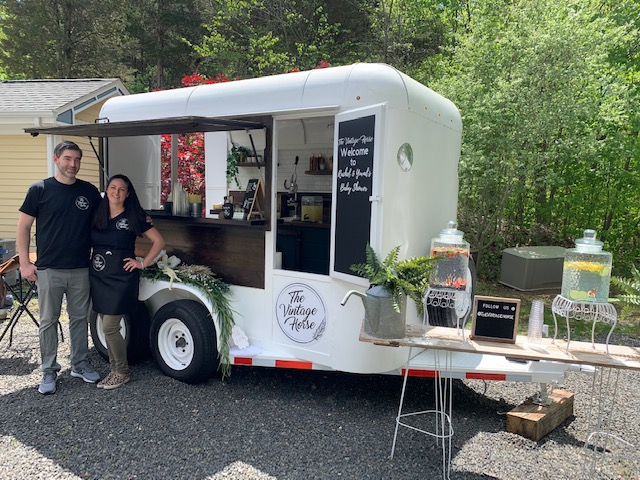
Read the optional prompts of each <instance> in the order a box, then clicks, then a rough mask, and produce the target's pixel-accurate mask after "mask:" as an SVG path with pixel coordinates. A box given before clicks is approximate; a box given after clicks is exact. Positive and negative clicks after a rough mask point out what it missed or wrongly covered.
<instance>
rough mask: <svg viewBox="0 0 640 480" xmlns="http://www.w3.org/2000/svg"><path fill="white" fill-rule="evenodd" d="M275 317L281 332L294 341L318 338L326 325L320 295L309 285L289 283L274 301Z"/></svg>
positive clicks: (308, 340) (311, 340)
mask: <svg viewBox="0 0 640 480" xmlns="http://www.w3.org/2000/svg"><path fill="white" fill-rule="evenodd" d="M276 319H277V321H278V325H279V326H280V329H281V330H282V332H283V333H284V334H285V335H286V336H287V337H289V338H290V339H291V340H293V341H294V342H296V343H311V342H315V341H316V340H319V339H320V337H322V335H323V334H324V331H325V329H326V327H327V309H326V308H325V305H324V302H323V301H322V297H320V295H319V294H318V292H316V291H315V290H314V289H313V288H311V287H310V286H309V285H306V284H304V283H291V284H289V285H287V286H286V287H284V288H283V289H282V290H281V291H280V294H279V295H278V300H277V301H276Z"/></svg>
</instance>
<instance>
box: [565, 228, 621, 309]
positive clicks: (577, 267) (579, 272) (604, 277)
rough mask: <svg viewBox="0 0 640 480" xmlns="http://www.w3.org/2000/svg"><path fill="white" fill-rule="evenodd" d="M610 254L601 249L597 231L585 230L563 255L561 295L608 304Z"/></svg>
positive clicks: (572, 298) (578, 300)
mask: <svg viewBox="0 0 640 480" xmlns="http://www.w3.org/2000/svg"><path fill="white" fill-rule="evenodd" d="M611 263H612V255H611V253H609V252H605V251H604V250H602V242H601V241H600V240H596V231H595V230H590V229H587V230H585V231H584V237H583V238H578V239H576V247H575V248H569V249H567V251H566V252H565V257H564V265H563V269H562V290H561V295H562V296H563V297H565V298H567V299H569V300H574V301H576V302H594V303H607V302H608V301H609V283H610V281H611Z"/></svg>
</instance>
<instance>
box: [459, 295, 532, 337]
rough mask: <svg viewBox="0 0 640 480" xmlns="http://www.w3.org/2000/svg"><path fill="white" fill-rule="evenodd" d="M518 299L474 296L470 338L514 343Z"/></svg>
mask: <svg viewBox="0 0 640 480" xmlns="http://www.w3.org/2000/svg"><path fill="white" fill-rule="evenodd" d="M519 315H520V299H518V298H500V297H482V296H480V295H476V296H475V300H474V303H473V323H472V326H471V338H472V339H473V340H486V341H490V342H503V343H516V335H517V332H518V317H519Z"/></svg>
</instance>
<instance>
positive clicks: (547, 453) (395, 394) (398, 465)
mask: <svg viewBox="0 0 640 480" xmlns="http://www.w3.org/2000/svg"><path fill="white" fill-rule="evenodd" d="M65 332H66V325H65ZM65 338H67V336H66V333H65ZM68 347H69V344H68V342H67V341H65V342H64V343H62V344H61V345H60V349H59V361H60V362H61V364H62V366H63V370H62V373H61V375H60V376H59V377H58V378H59V380H58V391H57V393H56V394H55V395H49V396H43V395H40V394H38V392H37V391H36V386H37V384H38V382H39V381H40V376H41V375H40V372H39V370H38V366H39V351H38V337H37V331H36V328H35V326H34V325H33V324H32V323H31V322H30V321H28V319H26V318H22V319H21V320H20V322H19V324H18V327H17V328H16V331H15V338H14V341H13V345H12V346H11V347H9V345H8V341H7V338H5V339H4V340H3V341H2V343H0V395H1V397H0V478H2V479H21V480H22V479H24V480H27V479H281V480H282V479H315V478H317V479H336V478H348V479H374V478H375V479H414V478H415V479H437V478H442V473H441V450H440V449H439V448H438V447H437V446H436V444H435V441H434V440H432V439H431V438H429V437H426V436H424V435H421V434H418V433H415V432H412V431H410V430H408V429H401V430H400V432H399V436H398V443H397V446H396V454H395V457H394V459H393V460H389V453H390V450H391V443H392V439H393V432H394V426H395V422H394V419H395V416H396V413H397V408H398V402H399V397H400V391H401V380H402V379H401V377H398V376H366V375H351V374H345V373H333V372H332V373H327V372H319V371H295V370H291V371H289V370H274V369H260V368H251V367H234V368H233V371H232V375H231V378H229V379H227V380H226V381H225V382H224V383H223V382H221V381H220V380H219V378H217V379H212V380H209V381H208V382H206V383H205V384H202V385H186V384H183V383H180V382H178V381H175V380H173V379H171V378H168V377H165V376H163V375H162V374H161V373H160V371H159V370H158V369H157V368H156V367H155V365H154V364H153V362H151V361H147V362H143V363H141V364H137V365H134V366H132V373H133V380H132V381H131V383H129V384H128V385H126V386H124V387H123V388H120V389H117V390H112V391H104V390H98V389H97V388H96V387H95V386H94V385H91V384H86V383H84V382H82V380H79V379H75V378H71V377H70V376H69V355H68ZM380 348H385V347H380ZM91 352H92V353H91V355H92V357H91V358H92V362H93V364H94V366H95V367H96V368H98V370H100V371H101V372H102V373H106V372H107V371H108V365H107V363H106V362H105V361H104V360H102V359H101V358H100V357H99V356H98V355H97V353H95V350H94V349H93V348H92V350H91ZM409 381H410V382H411V383H410V386H409V387H408V397H407V398H406V400H405V405H406V407H407V409H408V410H412V409H424V408H425V407H429V405H431V402H432V398H433V383H432V381H431V380H428V379H416V378H410V379H409ZM591 384H592V378H591V377H590V376H589V375H587V374H584V373H575V372H570V373H569V375H568V377H567V381H566V382H565V384H564V385H562V387H563V388H565V389H567V390H569V391H571V392H574V393H575V394H576V398H575V409H574V413H575V416H573V417H571V418H569V419H568V420H566V421H565V422H564V423H563V424H562V425H560V426H559V427H558V428H557V429H556V430H554V431H553V432H552V433H551V434H549V435H548V436H547V437H545V438H543V439H542V441H540V442H539V443H536V442H533V441H531V440H528V439H526V438H523V437H520V436H518V435H515V434H510V433H507V432H506V420H505V412H507V411H509V410H511V409H512V408H513V407H514V406H516V405H518V404H519V403H521V402H522V401H524V400H525V399H526V398H527V397H529V396H531V395H532V394H533V393H535V391H536V389H537V388H538V385H531V384H521V383H513V382H489V383H486V384H485V383H484V382H481V381H455V383H454V418H453V423H454V429H455V435H454V437H453V453H452V470H451V478H452V479H470V480H477V479H487V478H495V479H504V480H514V479H535V480H540V479H574V478H588V477H590V475H583V474H582V470H581V468H582V466H583V465H585V464H586V463H585V460H586V457H585V452H584V449H583V442H584V441H585V439H586V434H585V430H586V429H587V425H588V412H589V399H590V395H589V392H590V391H591ZM485 390H486V392H485ZM618 390H619V391H618V396H617V398H618V400H619V404H620V405H619V407H618V408H616V410H615V411H616V415H615V419H614V430H615V431H616V432H617V433H618V434H620V435H621V436H623V437H624V438H626V440H628V441H631V442H635V444H636V445H637V444H638V443H640V408H638V405H639V404H640V394H639V391H640V374H639V373H637V372H628V371H625V372H622V373H621V376H620V382H619V388H618ZM427 428H428V427H427ZM622 446H623V444H622V442H620V441H613V440H612V441H611V442H610V443H609V447H610V449H611V452H610V453H609V454H608V455H607V456H606V457H605V459H604V460H600V461H599V462H598V465H600V466H601V470H602V471H603V473H602V474H601V475H600V477H599V478H640V474H639V473H638V472H639V471H640V470H639V469H638V464H639V463H640V461H639V458H640V447H639V446H635V447H634V448H631V447H626V454H625V455H624V458H622V459H621V460H619V461H618V459H619V456H618V455H619V454H620V453H621V452H623V451H625V450H624V449H623V448H622ZM634 462H635V463H634ZM591 477H592V476H591Z"/></svg>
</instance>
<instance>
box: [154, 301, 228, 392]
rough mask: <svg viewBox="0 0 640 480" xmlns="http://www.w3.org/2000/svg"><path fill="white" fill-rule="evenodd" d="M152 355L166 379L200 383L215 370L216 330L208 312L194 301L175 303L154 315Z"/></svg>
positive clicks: (216, 354)
mask: <svg viewBox="0 0 640 480" xmlns="http://www.w3.org/2000/svg"><path fill="white" fill-rule="evenodd" d="M149 335H150V343H151V354H152V355H153V358H154V360H155V361H156V363H157V364H158V367H159V368H160V370H161V371H162V372H163V373H164V374H165V375H167V376H169V377H172V378H175V379H176V380H180V381H182V382H185V383H193V384H195V383H201V382H204V381H205V380H207V379H208V378H210V377H211V376H213V374H214V373H215V371H216V369H217V367H218V349H217V341H216V329H215V327H214V324H213V319H212V318H211V312H210V310H209V309H208V308H207V307H205V306H204V305H203V304H201V303H199V302H197V301H195V300H176V301H173V302H169V303H167V304H165V305H164V306H162V307H161V308H160V309H159V310H158V311H157V312H156V314H155V315H154V316H153V320H152V322H151V331H150V334H149Z"/></svg>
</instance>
